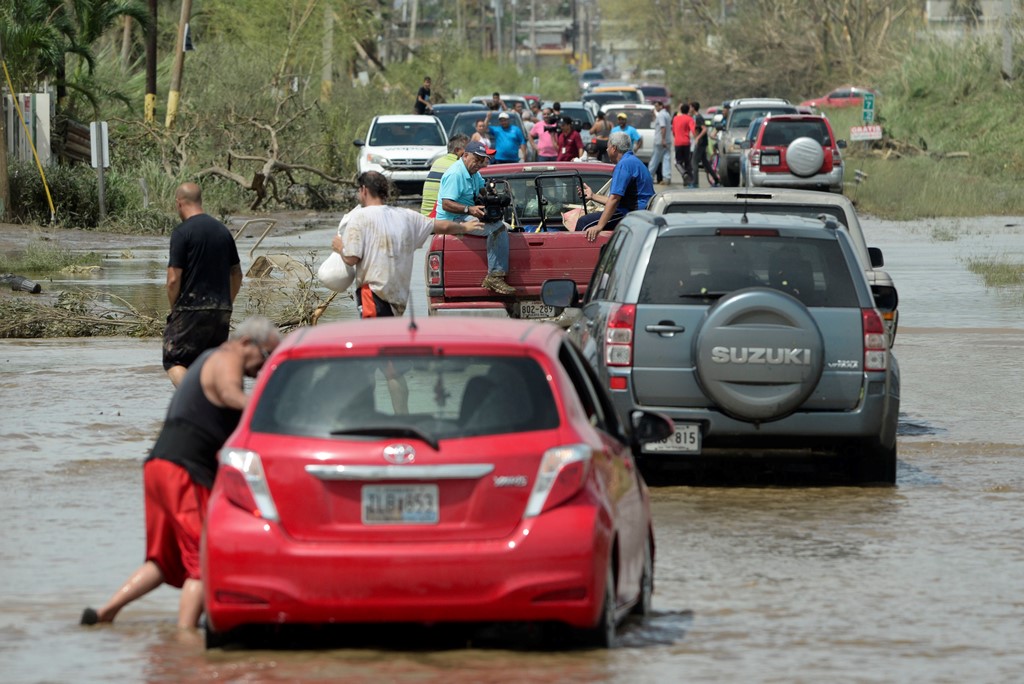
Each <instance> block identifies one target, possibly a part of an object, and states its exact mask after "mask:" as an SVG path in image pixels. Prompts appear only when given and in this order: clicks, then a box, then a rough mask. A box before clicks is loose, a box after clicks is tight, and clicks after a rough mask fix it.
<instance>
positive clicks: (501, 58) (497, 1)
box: [491, 0, 505, 64]
mask: <svg viewBox="0 0 1024 684" xmlns="http://www.w3.org/2000/svg"><path fill="white" fill-rule="evenodd" d="M491 6H492V7H494V34H495V43H494V47H495V49H497V51H498V64H504V63H505V51H504V50H503V49H502V44H501V0H492V4H491Z"/></svg>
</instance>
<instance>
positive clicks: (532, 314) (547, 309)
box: [519, 302, 555, 318]
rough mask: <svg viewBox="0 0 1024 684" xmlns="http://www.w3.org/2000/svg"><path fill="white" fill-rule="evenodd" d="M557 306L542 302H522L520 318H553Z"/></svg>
mask: <svg viewBox="0 0 1024 684" xmlns="http://www.w3.org/2000/svg"><path fill="white" fill-rule="evenodd" d="M554 315H555V307H553V306H548V305H547V304H541V303H540V302H521V303H520V304H519V317H520V318H553V317H554Z"/></svg>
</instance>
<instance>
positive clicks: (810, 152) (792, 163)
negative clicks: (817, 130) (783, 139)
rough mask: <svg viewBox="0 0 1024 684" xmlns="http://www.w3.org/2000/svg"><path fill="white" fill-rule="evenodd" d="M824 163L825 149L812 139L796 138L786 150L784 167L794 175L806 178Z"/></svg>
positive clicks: (816, 171)
mask: <svg viewBox="0 0 1024 684" xmlns="http://www.w3.org/2000/svg"><path fill="white" fill-rule="evenodd" d="M824 163H825V149H824V148H823V147H822V146H821V144H820V143H819V142H817V141H816V140H814V139H813V138H806V137H804V138H797V139H796V140H794V141H793V142H791V143H789V147H787V148H786V166H788V167H789V170H790V171H792V172H793V173H794V174H795V175H797V176H800V177H801V178H808V177H809V176H813V175H814V174H816V173H818V171H819V170H820V169H821V165H822V164H824Z"/></svg>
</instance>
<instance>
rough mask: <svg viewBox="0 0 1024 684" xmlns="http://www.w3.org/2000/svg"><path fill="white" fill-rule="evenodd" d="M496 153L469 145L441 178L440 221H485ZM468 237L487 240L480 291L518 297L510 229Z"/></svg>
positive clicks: (491, 228) (496, 225)
mask: <svg viewBox="0 0 1024 684" xmlns="http://www.w3.org/2000/svg"><path fill="white" fill-rule="evenodd" d="M493 153H494V150H489V149H487V148H486V147H484V145H483V144H482V143H480V142H478V141H475V140H474V141H472V142H470V143H469V144H468V145H466V151H465V153H464V154H463V155H462V158H461V159H459V160H458V161H457V162H455V163H454V164H452V165H451V166H450V167H449V168H448V170H447V171H445V172H444V175H443V176H441V190H440V192H439V193H438V202H437V218H439V219H444V220H447V221H466V220H468V219H470V218H477V219H481V218H483V216H484V207H483V206H481V205H477V204H474V200H475V198H476V196H477V194H478V193H479V192H480V191H481V190H482V189H483V187H484V179H483V177H482V176H481V175H480V169H482V168H483V167H484V166H485V165H486V164H487V159H488V155H489V154H493ZM644 168H646V167H644ZM651 187H652V188H653V186H651ZM466 235H478V236H486V238H487V276H486V277H485V278H484V280H483V282H482V283H480V287H483V288H486V289H488V290H491V291H492V292H496V293H498V294H502V295H510V294H515V292H516V288H514V287H512V286H511V285H509V284H508V283H507V282H505V276H506V275H507V274H508V226H506V225H505V223H504V222H503V221H494V222H492V223H485V224H484V225H483V226H482V227H481V228H480V229H478V230H473V231H469V232H467V233H466Z"/></svg>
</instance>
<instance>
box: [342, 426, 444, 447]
mask: <svg viewBox="0 0 1024 684" xmlns="http://www.w3.org/2000/svg"><path fill="white" fill-rule="evenodd" d="M330 435H331V436H332V437H340V436H342V435H366V436H368V437H415V438H416V439H419V440H422V441H424V442H426V443H427V444H429V445H430V446H431V447H432V448H434V449H435V450H436V449H439V448H440V444H439V443H438V440H437V439H436V438H434V437H431V436H430V435H428V434H427V433H425V432H423V430H420V429H419V428H415V427H412V426H411V425H380V426H373V425H371V426H369V427H356V428H345V429H342V430H331V432H330Z"/></svg>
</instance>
